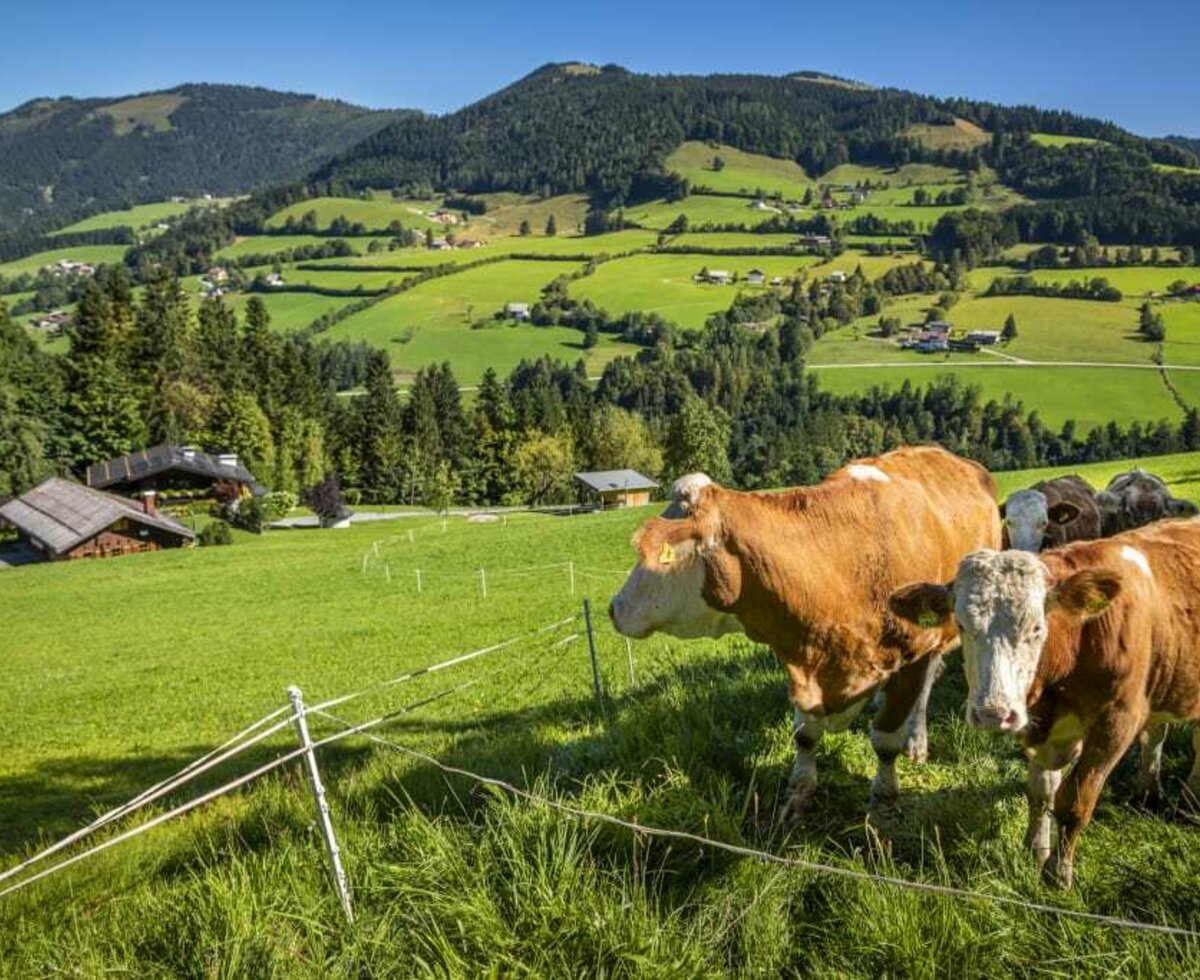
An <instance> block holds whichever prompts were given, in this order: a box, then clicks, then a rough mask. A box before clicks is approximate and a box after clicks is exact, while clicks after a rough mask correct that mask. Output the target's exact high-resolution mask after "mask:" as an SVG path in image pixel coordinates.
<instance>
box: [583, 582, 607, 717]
mask: <svg viewBox="0 0 1200 980" xmlns="http://www.w3.org/2000/svg"><path fill="white" fill-rule="evenodd" d="M583 623H584V625H585V626H586V627H587V642H588V656H589V657H591V660H592V693H593V694H594V695H595V697H596V704H597V705H598V706H599V707H601V708H603V707H604V684H603V682H602V681H601V679H600V658H599V657H597V656H596V635H595V633H594V632H593V631H592V603H591V600H589V599H584V600H583Z"/></svg>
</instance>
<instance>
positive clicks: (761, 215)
mask: <svg viewBox="0 0 1200 980" xmlns="http://www.w3.org/2000/svg"><path fill="white" fill-rule="evenodd" d="M753 203H754V202H753V199H751V198H746V197H719V196H717V195H714V194H689V195H688V196H687V197H685V198H683V200H680V201H650V202H649V203H647V204H636V205H633V206H631V207H627V208H625V209H624V215H625V218H626V220H628V221H632V222H634V223H635V224H638V225H641V226H642V227H643V228H653V229H655V230H658V231H661V230H664V229H666V228H667V227H668V226H670V225H671V223H672V222H674V221H675V219H676V218H678V217H679V216H680V215H681V214H685V215H687V219H688V223H689V224H692V225H706V224H713V225H726V224H735V225H742V226H744V227H746V228H755V227H757V226H758V225H761V224H762V223H763V222H764V221H768V220H770V219H771V218H778V217H781V216H782V217H787V216H789V214H794V216H795V217H797V218H802V219H805V220H807V219H809V218H811V217H812V216H813V215H814V214H816V212H815V211H814V210H813V209H811V208H804V209H802V210H800V211H796V212H789V211H788V210H787V209H786V208H785V207H780V208H778V209H777V210H770V211H756V210H755V209H754V208H753V207H752V206H751V205H752V204H753ZM767 204H768V205H769V206H771V207H772V208H774V205H771V202H769V201H768V202H767Z"/></svg>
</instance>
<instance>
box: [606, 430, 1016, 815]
mask: <svg viewBox="0 0 1200 980" xmlns="http://www.w3.org/2000/svg"><path fill="white" fill-rule="evenodd" d="M677 488H678V493H679V497H680V504H679V511H680V512H682V513H683V515H684V516H682V517H679V518H669V517H656V518H652V519H651V520H649V521H647V522H646V523H645V524H644V525H643V526H642V528H641V530H639V531H638V533H637V535H636V537H635V538H634V545H635V547H636V548H637V552H638V564H637V565H636V566H635V568H634V569H633V572H632V573H631V574H630V576H629V579H628V580H627V581H626V582H625V585H624V586H623V587H622V588H621V591H620V593H619V594H618V595H617V596H616V597H615V598H614V599H613V601H612V604H611V606H610V607H609V614H610V615H611V617H612V621H613V624H614V625H615V626H616V628H617V630H618V631H620V632H621V633H624V634H625V635H626V636H633V637H643V636H647V635H649V634H650V633H654V632H658V631H661V632H664V633H669V634H670V635H672V636H680V637H697V636H719V635H721V634H722V633H728V632H733V631H739V630H740V631H744V632H745V633H746V634H747V635H748V636H749V637H750V638H751V639H752V640H754V641H756V642H759V643H766V644H768V645H769V646H770V647H771V649H772V650H774V652H775V654H776V656H777V657H778V658H779V660H780V661H781V663H782V664H783V666H784V668H785V670H786V671H787V674H788V680H789V684H790V693H791V701H792V704H793V706H794V709H795V722H796V725H795V742H796V764H795V767H794V768H793V770H792V775H791V779H790V781H789V791H788V797H787V802H786V803H785V805H784V807H783V816H784V817H785V818H790V817H794V816H795V815H797V814H798V813H799V812H800V811H801V810H802V809H803V808H804V806H805V805H806V804H807V802H808V801H809V799H810V797H811V795H812V793H813V790H814V789H815V787H816V784H817V770H816V764H815V761H814V752H815V749H816V746H817V742H818V741H819V740H820V738H821V736H822V734H823V733H824V732H826V731H836V730H838V729H839V728H843V727H845V726H846V725H848V724H849V723H850V722H851V721H852V720H853V718H854V717H855V715H856V714H857V713H858V712H859V711H860V710H861V709H862V707H863V706H864V705H865V704H866V703H867V701H869V700H870V696H871V694H872V693H874V692H875V691H876V690H878V689H880V688H882V689H883V692H884V695H885V698H884V702H883V704H882V705H881V707H880V709H879V710H878V711H877V712H876V714H875V717H874V720H873V722H872V731H871V743H872V745H873V746H874V748H875V752H876V755H877V756H878V759H879V768H878V771H877V772H876V776H875V781H874V783H873V784H872V794H871V795H872V800H873V801H874V802H877V803H880V802H886V801H889V800H892V799H894V798H895V796H896V794H897V784H896V772H895V759H896V756H897V755H898V754H899V752H900V750H901V748H903V747H904V746H905V742H906V738H907V737H908V734H909V733H908V732H907V731H906V727H905V722H906V720H907V719H908V718H909V716H910V713H911V714H912V715H913V716H914V721H915V722H919V724H920V726H921V727H920V731H919V732H918V733H914V739H913V741H912V742H910V754H913V755H915V756H918V757H923V755H924V752H925V744H924V739H925V735H924V727H923V726H924V716H923V711H922V710H917V711H914V710H913V709H914V706H918V707H919V706H920V702H922V701H923V700H926V699H927V698H928V689H929V685H930V684H932V682H933V678H934V677H935V676H936V668H937V667H938V665H939V660H940V655H941V654H942V653H943V652H945V650H946V649H948V648H949V647H950V646H952V645H953V644H954V642H955V631H954V628H953V626H952V625H951V626H948V627H947V626H941V627H938V628H936V629H926V628H913V627H911V626H909V625H908V624H907V623H903V622H901V621H899V620H897V619H896V618H895V617H892V616H890V615H889V614H888V609H887V599H888V596H889V595H890V593H891V592H892V590H893V589H894V588H896V586H898V585H900V584H901V583H903V582H906V581H911V580H912V578H913V576H914V574H919V575H920V576H921V577H934V578H936V577H938V576H939V575H946V576H949V575H950V574H951V573H952V572H953V570H954V569H955V568H956V567H957V565H958V562H959V560H960V559H961V558H962V556H963V555H965V554H967V553H968V552H970V551H973V550H975V549H977V548H979V547H995V546H996V545H997V544H999V541H1000V521H999V512H998V511H997V509H996V503H995V484H994V483H993V481H992V478H991V476H990V475H989V474H988V472H987V471H986V470H985V469H984V468H983V467H982V466H979V465H978V464H976V463H972V462H970V461H968V460H964V459H960V458H959V457H957V456H954V455H952V454H951V453H948V452H946V451H944V450H942V449H937V448H932V447H924V448H917V447H912V448H906V449H898V450H896V451H895V452H891V453H887V454H886V455H884V456H880V457H878V458H876V459H869V460H861V461H859V462H856V463H851V464H850V465H848V466H845V467H843V468H842V469H840V470H838V471H837V472H836V473H834V474H833V475H831V476H830V477H829V478H828V479H826V480H825V481H824V482H823V483H822V484H820V485H819V486H815V487H805V488H800V489H796V490H792V491H789V492H787V493H780V494H768V493H739V492H737V491H734V490H728V489H726V488H724V487H720V486H717V485H716V484H714V483H713V482H712V481H711V480H709V479H708V478H707V477H705V476H703V475H693V476H690V477H685V478H683V480H681V481H680V483H679V484H678V485H677Z"/></svg>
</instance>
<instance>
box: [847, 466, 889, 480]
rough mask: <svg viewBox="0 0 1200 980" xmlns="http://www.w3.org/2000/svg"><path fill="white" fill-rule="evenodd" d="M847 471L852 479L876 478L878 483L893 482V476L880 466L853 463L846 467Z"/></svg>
mask: <svg viewBox="0 0 1200 980" xmlns="http://www.w3.org/2000/svg"><path fill="white" fill-rule="evenodd" d="M846 472H847V473H848V474H849V475H850V479H852V480H875V481H876V482H877V483H891V482H892V478H891V477H890V476H888V475H887V474H886V473H884V472H883V470H881V469H880V468H879V467H878V466H869V465H867V464H866V463H852V464H850V465H849V466H847V467H846Z"/></svg>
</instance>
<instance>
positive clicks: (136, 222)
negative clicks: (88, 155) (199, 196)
mask: <svg viewBox="0 0 1200 980" xmlns="http://www.w3.org/2000/svg"><path fill="white" fill-rule="evenodd" d="M216 203H217V202H215V201H203V200H194V201H180V202H173V201H159V202H156V203H154V204H137V205H134V206H133V207H131V208H125V209H124V210H120V211H105V212H104V213H102V214H93V215H92V216H91V217H90V218H84V219H83V220H82V221H76V222H75V224H73V225H68V226H67V227H66V228H60V229H58V231H56V232H53V233H52V234H55V235H65V234H70V233H72V232H79V231H99V230H100V229H103V228H121V227H126V228H133V229H134V230H137V229H139V228H149V227H150V226H152V225H156V224H158V223H159V222H161V221H166V220H167V219H168V218H175V217H178V216H179V215H181V214H184V213H185V212H186V211H187V210H188V209H189V208H193V207H202V206H205V205H207V206H210V207H214V206H216Z"/></svg>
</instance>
